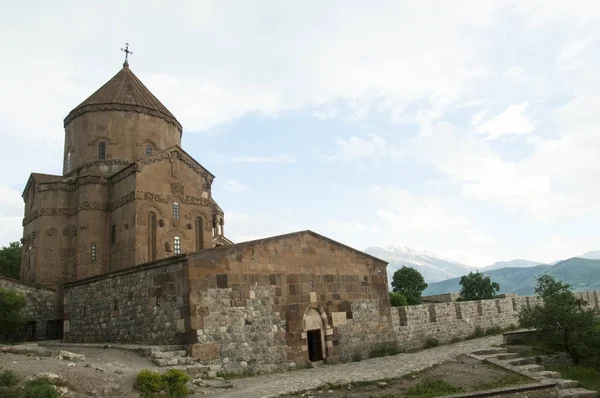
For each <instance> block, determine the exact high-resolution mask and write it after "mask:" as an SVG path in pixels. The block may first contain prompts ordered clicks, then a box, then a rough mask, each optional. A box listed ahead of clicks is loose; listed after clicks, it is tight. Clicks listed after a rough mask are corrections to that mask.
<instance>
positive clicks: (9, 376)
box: [0, 370, 19, 387]
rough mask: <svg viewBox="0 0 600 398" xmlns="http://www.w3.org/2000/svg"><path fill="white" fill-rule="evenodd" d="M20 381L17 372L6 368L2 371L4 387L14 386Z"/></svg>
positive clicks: (0, 375) (1, 377)
mask: <svg viewBox="0 0 600 398" xmlns="http://www.w3.org/2000/svg"><path fill="white" fill-rule="evenodd" d="M18 381H19V378H18V377H17V374H16V373H15V372H13V371H12V370H5V371H4V372H2V373H0V386H2V387H12V386H14V385H15V384H17V382H18Z"/></svg>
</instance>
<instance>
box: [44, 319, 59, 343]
mask: <svg viewBox="0 0 600 398" xmlns="http://www.w3.org/2000/svg"><path fill="white" fill-rule="evenodd" d="M62 338H63V322H62V320H60V319H53V320H51V321H48V322H46V339H48V340H61V339H62Z"/></svg>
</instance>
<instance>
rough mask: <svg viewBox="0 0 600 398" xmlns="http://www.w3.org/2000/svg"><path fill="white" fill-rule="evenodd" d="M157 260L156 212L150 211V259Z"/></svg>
mask: <svg viewBox="0 0 600 398" xmlns="http://www.w3.org/2000/svg"><path fill="white" fill-rule="evenodd" d="M154 260H156V214H154V212H152V211H151V212H150V213H148V261H154Z"/></svg>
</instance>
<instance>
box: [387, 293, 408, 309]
mask: <svg viewBox="0 0 600 398" xmlns="http://www.w3.org/2000/svg"><path fill="white" fill-rule="evenodd" d="M390 304H391V305H392V307H404V306H406V305H408V300H407V299H406V297H404V295H403V294H402V293H394V292H390Z"/></svg>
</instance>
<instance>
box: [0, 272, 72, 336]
mask: <svg viewBox="0 0 600 398" xmlns="http://www.w3.org/2000/svg"><path fill="white" fill-rule="evenodd" d="M0 288H4V289H7V290H11V291H13V292H16V293H19V294H22V295H23V296H25V298H26V299H27V305H26V307H25V309H24V310H23V317H24V319H25V321H26V322H32V321H35V322H36V340H44V339H46V333H47V330H48V321H52V320H57V319H61V318H62V314H61V313H58V311H57V310H58V308H57V305H56V304H57V302H56V301H57V294H56V291H55V290H52V289H47V288H37V287H35V286H31V285H28V284H25V283H22V282H19V281H17V280H15V279H10V278H5V277H3V276H0Z"/></svg>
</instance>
